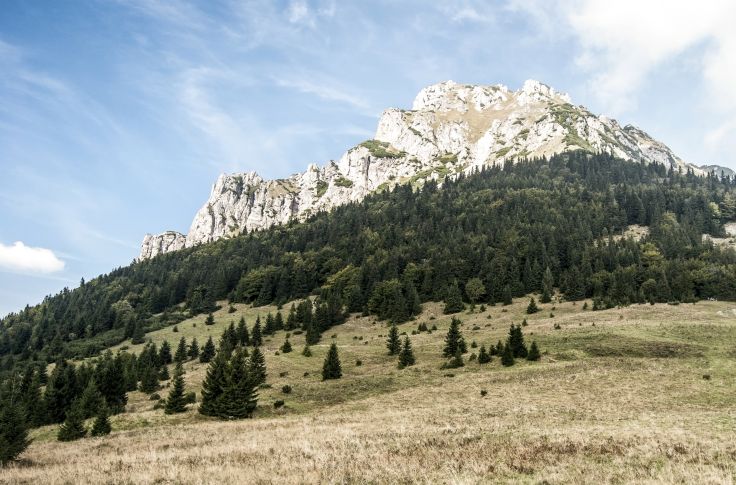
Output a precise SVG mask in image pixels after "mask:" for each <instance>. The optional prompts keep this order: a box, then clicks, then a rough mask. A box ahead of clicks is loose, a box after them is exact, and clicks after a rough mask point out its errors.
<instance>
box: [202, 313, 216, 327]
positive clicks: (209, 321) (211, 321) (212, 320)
mask: <svg viewBox="0 0 736 485" xmlns="http://www.w3.org/2000/svg"><path fill="white" fill-rule="evenodd" d="M204 324H205V325H214V324H215V316H214V315H213V314H212V313H210V314H209V315H207V318H206V319H205V320H204Z"/></svg>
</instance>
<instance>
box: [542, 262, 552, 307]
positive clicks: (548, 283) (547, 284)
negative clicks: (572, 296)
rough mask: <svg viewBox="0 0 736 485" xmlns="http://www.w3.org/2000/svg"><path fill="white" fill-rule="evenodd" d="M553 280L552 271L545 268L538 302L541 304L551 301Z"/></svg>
mask: <svg viewBox="0 0 736 485" xmlns="http://www.w3.org/2000/svg"><path fill="white" fill-rule="evenodd" d="M554 284H555V279H554V277H553V276H552V271H551V270H550V269H549V266H547V269H546V270H544V276H543V277H542V296H541V297H540V298H539V301H540V302H542V303H549V302H551V301H552V293H553V292H554Z"/></svg>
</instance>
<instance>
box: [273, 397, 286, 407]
mask: <svg viewBox="0 0 736 485" xmlns="http://www.w3.org/2000/svg"><path fill="white" fill-rule="evenodd" d="M273 407H274V409H279V408H282V407H284V400H283V399H278V400H276V401H274V402H273Z"/></svg>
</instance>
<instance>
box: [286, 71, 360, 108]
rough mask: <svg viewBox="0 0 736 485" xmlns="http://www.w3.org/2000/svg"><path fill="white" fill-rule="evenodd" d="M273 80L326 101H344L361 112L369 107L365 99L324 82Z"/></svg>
mask: <svg viewBox="0 0 736 485" xmlns="http://www.w3.org/2000/svg"><path fill="white" fill-rule="evenodd" d="M275 81H276V84H278V85H279V86H281V87H284V88H290V89H295V90H297V91H299V92H301V93H305V94H313V95H315V96H317V97H319V98H322V99H324V100H327V101H335V102H338V103H345V104H347V105H350V106H352V107H353V108H357V109H359V110H361V111H362V112H366V111H368V110H369V108H370V106H369V103H368V101H367V100H365V99H363V98H361V97H359V96H355V95H353V94H350V93H348V92H346V91H344V90H342V89H340V88H336V87H333V86H330V85H328V84H325V83H324V82H320V83H315V82H311V81H307V80H304V79H293V80H291V79H275ZM370 114H371V115H373V114H374V113H372V112H371V113H370Z"/></svg>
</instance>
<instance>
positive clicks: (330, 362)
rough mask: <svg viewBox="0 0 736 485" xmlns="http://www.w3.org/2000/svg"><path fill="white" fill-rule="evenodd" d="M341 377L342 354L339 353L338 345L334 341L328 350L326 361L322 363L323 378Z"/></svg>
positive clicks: (324, 379)
mask: <svg viewBox="0 0 736 485" xmlns="http://www.w3.org/2000/svg"><path fill="white" fill-rule="evenodd" d="M340 377H342V366H341V365H340V356H339V355H338V353H337V345H336V344H335V343H333V344H332V345H330V350H329V351H328V352H327V357H325V362H324V364H323V365H322V380H323V381H326V380H328V379H339V378H340Z"/></svg>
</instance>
